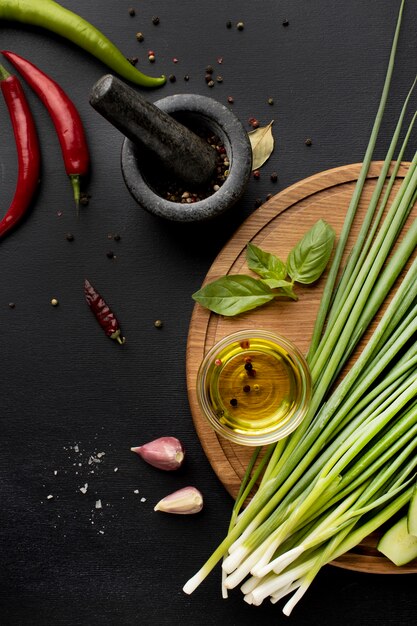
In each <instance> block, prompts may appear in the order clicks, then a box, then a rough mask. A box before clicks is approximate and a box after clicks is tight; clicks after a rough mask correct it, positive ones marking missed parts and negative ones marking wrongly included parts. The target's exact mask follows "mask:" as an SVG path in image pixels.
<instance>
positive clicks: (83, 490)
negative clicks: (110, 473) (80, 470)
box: [80, 483, 88, 493]
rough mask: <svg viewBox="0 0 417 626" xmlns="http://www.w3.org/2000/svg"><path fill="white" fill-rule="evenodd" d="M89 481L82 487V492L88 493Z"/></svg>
mask: <svg viewBox="0 0 417 626" xmlns="http://www.w3.org/2000/svg"><path fill="white" fill-rule="evenodd" d="M87 489H88V483H85V485H84V487H80V491H81V493H87Z"/></svg>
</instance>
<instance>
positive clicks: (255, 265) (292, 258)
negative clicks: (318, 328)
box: [192, 220, 335, 316]
mask: <svg viewBox="0 0 417 626" xmlns="http://www.w3.org/2000/svg"><path fill="white" fill-rule="evenodd" d="M334 240H335V232H334V230H333V228H332V227H331V226H330V225H329V224H327V223H326V222H325V221H324V220H319V221H318V222H317V223H316V224H315V225H314V226H313V228H311V230H309V231H308V232H307V233H306V234H305V235H304V236H303V238H302V239H301V240H300V241H299V242H298V243H297V244H296V245H295V246H294V248H293V249H292V250H291V251H290V253H289V255H288V258H287V262H286V263H285V262H284V261H282V260H281V259H279V258H278V257H277V256H275V255H274V254H271V253H270V252H266V251H265V250H262V249H261V248H258V246H255V245H254V244H252V243H249V244H248V245H247V248H246V261H247V264H248V267H249V269H251V270H252V271H253V272H255V273H256V274H258V276H260V278H259V279H257V278H253V277H252V276H247V275H245V274H232V275H229V276H222V277H221V278H218V279H217V280H215V281H213V282H211V283H208V284H207V285H205V287H203V288H202V289H199V291H196V293H194V294H193V296H192V297H193V299H194V300H195V301H196V302H198V303H199V304H201V305H202V306H204V307H205V308H207V309H209V310H210V311H213V312H214V313H218V314H220V315H226V316H233V315H239V313H244V312H245V311H250V310H251V309H254V308H256V307H258V306H261V305H263V304H266V303H267V302H270V301H271V300H274V298H279V297H281V298H282V297H286V298H291V299H292V300H297V299H298V297H297V295H296V293H295V292H294V283H295V282H298V283H302V284H306V285H307V284H311V283H313V282H315V281H316V280H317V279H318V278H319V277H320V276H321V274H322V273H323V272H324V270H325V268H326V265H327V263H328V261H329V259H330V255H331V253H332V249H333V244H334ZM288 276H289V278H290V280H287V278H288Z"/></svg>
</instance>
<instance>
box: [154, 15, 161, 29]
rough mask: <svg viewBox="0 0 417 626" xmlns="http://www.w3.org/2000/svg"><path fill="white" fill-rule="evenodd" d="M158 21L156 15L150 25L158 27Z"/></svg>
mask: <svg viewBox="0 0 417 626" xmlns="http://www.w3.org/2000/svg"><path fill="white" fill-rule="evenodd" d="M160 21H161V20H160V19H159V17H157V16H156V15H155V16H154V17H153V18H152V24H154V25H155V26H158V24H159V22H160Z"/></svg>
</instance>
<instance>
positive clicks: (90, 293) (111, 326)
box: [84, 279, 126, 344]
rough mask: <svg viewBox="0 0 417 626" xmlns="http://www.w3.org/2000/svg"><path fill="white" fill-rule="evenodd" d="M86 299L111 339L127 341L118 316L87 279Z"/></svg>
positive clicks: (120, 341) (85, 287)
mask: <svg viewBox="0 0 417 626" xmlns="http://www.w3.org/2000/svg"><path fill="white" fill-rule="evenodd" d="M84 293H85V299H86V300H87V304H88V306H89V307H90V309H91V310H92V311H93V313H94V315H95V317H96V319H97V321H98V322H99V324H100V326H101V327H102V328H103V330H104V332H105V333H106V335H107V336H108V337H110V338H111V339H115V340H116V341H118V342H119V343H120V344H123V343H125V341H126V339H125V338H124V337H123V336H122V334H121V329H120V325H119V322H118V321H117V318H116V317H115V315H114V313H113V312H112V311H111V310H110V308H109V307H108V305H107V304H106V302H105V301H104V300H103V298H102V297H101V295H100V294H99V293H98V291H96V289H95V288H94V287H93V285H92V284H91V283H90V282H89V281H88V280H87V279H85V281H84Z"/></svg>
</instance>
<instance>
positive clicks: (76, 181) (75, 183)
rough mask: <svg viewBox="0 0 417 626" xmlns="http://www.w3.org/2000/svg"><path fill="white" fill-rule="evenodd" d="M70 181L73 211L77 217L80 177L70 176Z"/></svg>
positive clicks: (76, 175)
mask: <svg viewBox="0 0 417 626" xmlns="http://www.w3.org/2000/svg"><path fill="white" fill-rule="evenodd" d="M69 178H70V181H71V185H72V190H73V193H74V200H75V210H76V213H77V217H78V214H79V211H80V177H79V175H78V174H70V177H69Z"/></svg>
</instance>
